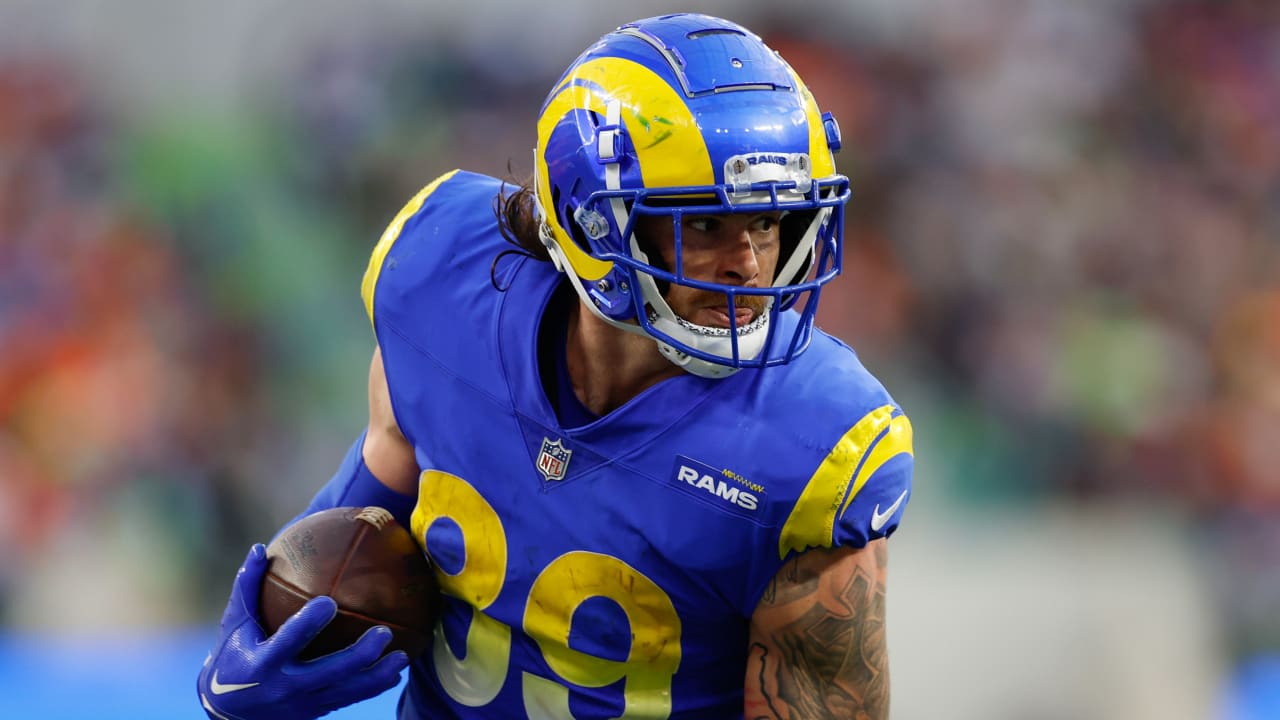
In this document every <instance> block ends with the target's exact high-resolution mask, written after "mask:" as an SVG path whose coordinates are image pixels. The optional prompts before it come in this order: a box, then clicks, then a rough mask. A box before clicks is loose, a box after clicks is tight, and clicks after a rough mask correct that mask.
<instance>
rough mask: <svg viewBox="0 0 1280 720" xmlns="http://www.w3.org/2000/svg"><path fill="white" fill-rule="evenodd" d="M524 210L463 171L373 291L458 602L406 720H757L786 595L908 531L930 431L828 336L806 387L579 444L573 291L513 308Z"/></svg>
mask: <svg viewBox="0 0 1280 720" xmlns="http://www.w3.org/2000/svg"><path fill="white" fill-rule="evenodd" d="M500 187H501V186H500V183H499V182H498V181H497V180H495V179H493V178H490V177H485V176H481V175H474V174H470V173H465V172H460V171H454V172H452V173H449V174H446V175H444V176H442V177H441V178H439V179H438V180H436V181H435V182H433V183H432V184H431V185H429V186H427V187H426V188H425V189H424V190H423V191H422V192H421V193H419V194H418V195H417V196H416V197H414V198H413V200H411V201H410V203H409V204H408V205H407V206H406V207H405V208H404V210H402V211H401V213H400V215H399V216H397V217H396V219H395V220H394V221H393V223H392V224H391V226H390V227H389V228H388V229H387V232H386V233H385V234H384V235H383V237H382V239H381V241H380V242H379V243H378V245H377V247H376V248H375V250H374V253H373V257H372V259H371V260H370V264H369V269H368V272H367V273H366V275H365V279H364V284H363V295H364V300H365V306H366V309H367V310H368V311H369V315H370V318H371V320H372V322H373V327H374V331H375V334H376V336H377V341H378V343H379V346H380V347H381V350H382V360H383V364H384V366H385V369H386V377H387V383H388V387H389V389H390V394H391V402H392V408H393V411H394V413H395V417H396V420H397V422H398V423H399V426H400V429H401V431H402V432H403V433H404V436H405V437H406V438H407V439H408V440H409V442H410V443H412V445H413V447H414V450H415V453H416V455H417V461H418V464H419V466H420V467H421V468H422V472H421V475H420V478H419V486H418V497H417V504H416V507H415V509H414V511H413V519H412V531H413V534H414V535H415V537H416V538H417V539H418V541H419V542H420V543H421V545H422V546H423V548H424V549H425V551H426V553H427V554H428V555H429V556H430V558H431V559H432V561H433V562H434V563H435V565H436V567H437V569H438V577H439V580H440V584H441V587H442V589H443V590H444V593H445V595H446V597H445V606H444V610H443V611H442V616H441V619H440V622H439V624H438V625H437V627H436V633H435V641H434V644H433V647H432V649H431V651H429V652H428V653H426V654H425V655H424V656H423V657H421V658H419V659H417V660H416V661H415V662H414V664H413V665H412V666H411V669H410V678H409V684H408V687H407V689H406V691H405V694H404V696H403V697H402V698H401V703H400V717H401V718H415V719H416V718H428V717H430V718H448V717H458V718H495V717H502V718H506V717H530V718H615V717H627V718H665V717H709V718H729V717H741V714H742V703H743V684H744V674H745V671H746V658H747V631H748V622H749V620H750V617H751V614H752V612H753V611H754V609H755V607H756V604H757V603H758V601H759V600H760V598H761V596H762V594H763V592H764V590H765V589H766V586H767V585H768V583H769V582H770V580H772V578H773V577H774V575H775V573H776V572H777V571H778V570H779V568H780V567H781V565H782V564H783V563H784V562H785V561H786V560H787V559H789V558H790V557H791V556H793V555H794V554H795V553H797V552H800V551H803V550H804V549H806V548H811V547H837V546H853V547H860V546H862V545H865V544H866V543H867V542H868V541H869V540H871V539H875V538H878V537H883V536H886V535H888V534H890V533H891V532H893V530H894V529H895V528H896V527H897V525H898V522H899V519H900V517H901V514H902V512H903V508H904V507H905V506H906V504H907V501H908V499H909V497H910V494H911V471H912V463H913V458H912V446H911V425H910V423H909V422H908V421H907V418H906V416H905V415H903V413H902V411H901V409H900V408H899V407H898V406H897V405H896V404H895V403H894V402H893V400H892V399H891V398H890V397H889V395H888V394H887V393H886V392H885V390H884V388H883V387H882V386H881V385H880V383H879V382H877V381H876V380H875V378H873V377H872V376H871V375H870V373H868V372H867V370H866V369H865V368H863V367H862V365H861V364H860V363H859V361H858V359H857V357H856V356H855V354H854V353H853V351H852V350H850V349H849V348H848V347H847V346H845V345H844V344H842V343H840V342H839V341H837V340H835V339H834V338H831V337H830V336H828V335H826V334H824V333H821V332H816V333H815V334H814V338H813V341H812V344H811V345H810V347H809V349H808V350H807V351H806V352H805V353H804V354H803V355H801V356H800V357H799V358H797V359H796V360H795V361H794V362H792V363H790V364H787V365H784V366H779V367H775V368H769V369H765V370H742V371H740V372H738V373H736V374H734V375H732V376H730V377H728V378H726V379H722V380H710V379H705V378H700V377H697V376H694V375H689V374H685V375H681V376H678V377H675V378H672V379H670V380H667V381H664V382H662V383H659V384H657V385H655V386H653V387H651V388H649V389H647V390H645V391H644V392H642V393H641V394H640V395H638V396H636V397H634V398H632V399H631V400H630V401H629V402H627V403H626V404H625V405H623V406H622V407H620V408H618V409H616V410H614V411H612V412H610V413H609V414H608V415H606V416H604V417H601V418H600V419H598V420H596V421H594V422H591V423H590V424H587V425H584V426H581V427H574V428H565V427H561V425H560V423H559V422H558V420H557V415H556V412H555V410H554V408H553V405H552V403H551V402H550V401H549V400H548V398H547V396H546V392H545V391H544V385H543V382H542V380H541V376H540V374H539V367H538V357H539V352H538V351H539V348H538V337H539V327H540V323H542V322H546V321H547V320H546V319H544V318H543V315H544V312H543V311H544V309H545V308H546V307H547V306H548V303H549V302H550V301H551V298H552V296H553V295H554V294H555V291H556V289H557V287H558V286H560V285H561V284H562V283H564V282H566V280H565V277H564V276H563V275H561V274H560V273H558V272H557V271H556V270H555V268H554V267H553V266H552V265H551V264H550V263H547V262H541V261H537V260H533V259H529V258H524V257H521V256H515V255H508V256H506V257H505V258H504V259H503V260H502V261H500V262H499V263H498V264H497V266H496V270H495V272H496V276H497V277H496V280H497V282H498V285H500V286H502V287H505V291H499V290H497V289H495V287H494V284H493V282H492V279H491V276H490V272H491V268H494V267H495V266H494V265H493V261H494V258H495V257H496V256H497V255H498V254H499V253H500V252H502V251H503V250H504V249H509V248H510V245H508V244H507V243H506V242H505V241H504V240H503V239H502V237H501V236H500V234H499V232H498V226H497V221H496V219H495V217H494V212H493V202H494V197H495V195H497V194H498V192H499V189H500ZM781 318H782V322H792V323H793V322H795V315H794V314H793V313H790V312H789V313H783V314H782V315H781ZM556 320H558V318H553V319H552V321H556Z"/></svg>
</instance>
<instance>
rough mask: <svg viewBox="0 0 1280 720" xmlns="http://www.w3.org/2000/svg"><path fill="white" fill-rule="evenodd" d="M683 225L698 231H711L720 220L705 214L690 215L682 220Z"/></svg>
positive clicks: (718, 225)
mask: <svg viewBox="0 0 1280 720" xmlns="http://www.w3.org/2000/svg"><path fill="white" fill-rule="evenodd" d="M684 226H685V227H687V228H689V229H690V230H693V231H695V232H700V233H712V232H715V231H716V230H717V229H718V228H719V227H720V221H719V220H718V219H716V218H713V217H709V216H706V215H702V216H698V217H691V218H688V219H687V220H685V221H684Z"/></svg>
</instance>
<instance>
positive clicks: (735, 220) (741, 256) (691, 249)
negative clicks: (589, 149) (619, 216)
mask: <svg viewBox="0 0 1280 720" xmlns="http://www.w3.org/2000/svg"><path fill="white" fill-rule="evenodd" d="M780 215H781V214H780V213H778V212H764V213H750V214H729V215H688V216H685V217H684V218H683V220H682V226H681V245H682V248H683V250H682V254H683V258H682V260H683V263H684V275H685V277H687V278H690V279H692V280H700V281H703V282H714V283H721V284H724V285H736V286H741V287H763V286H768V285H770V284H772V283H773V276H774V272H775V271H776V270H777V267H778V255H779V253H780V252H781V248H782V244H781V237H780V234H779V224H778V223H779V218H780ZM636 232H638V233H640V237H642V238H645V239H646V240H648V241H649V242H650V243H652V247H656V248H657V250H658V252H659V253H661V255H662V259H663V261H665V263H666V266H667V267H668V268H671V269H672V270H673V271H674V269H675V267H676V258H675V227H674V224H673V223H672V220H671V218H669V217H664V216H656V215H654V216H643V217H641V218H639V219H638V220H637V226H636ZM666 300H667V304H668V305H670V306H671V309H672V310H673V311H675V313H676V314H677V315H679V316H680V317H682V318H684V319H685V320H688V321H689V322H691V323H693V324H695V325H702V326H704V327H722V328H727V327H729V302H728V297H726V296H725V295H724V294H722V293H714V292H709V291H706V290H699V289H696V288H690V287H683V286H680V285H672V286H671V287H670V289H669V290H668V291H667V294H666ZM765 304H766V298H765V297H764V296H762V295H739V296H737V297H736V298H735V299H734V309H735V312H736V317H735V322H736V324H737V326H738V327H739V328H741V327H742V326H744V325H746V324H747V323H749V322H751V321H752V320H754V319H756V318H757V317H759V316H760V314H761V313H763V312H764V309H765Z"/></svg>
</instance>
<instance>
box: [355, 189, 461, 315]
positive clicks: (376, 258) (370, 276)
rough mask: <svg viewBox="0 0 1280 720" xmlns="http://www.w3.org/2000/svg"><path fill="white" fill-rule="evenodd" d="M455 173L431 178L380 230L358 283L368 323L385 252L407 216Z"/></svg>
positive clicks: (392, 243) (395, 238) (410, 215)
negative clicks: (361, 278) (380, 233)
mask: <svg viewBox="0 0 1280 720" xmlns="http://www.w3.org/2000/svg"><path fill="white" fill-rule="evenodd" d="M457 173H458V171H457V170H450V171H449V172H447V173H445V174H443V175H441V176H440V177H438V178H436V179H435V180H432V181H431V184H430V185H427V186H426V187H424V188H422V189H421V190H419V191H418V194H417V195H414V196H413V199H412V200H410V201H409V202H408V203H406V204H405V206H404V207H402V208H400V212H399V213H397V214H396V217H395V219H394V220H392V221H391V224H390V225H388V226H387V229H386V230H384V231H383V232H382V237H381V238H379V239H378V244H377V245H375V246H374V247H373V254H372V255H371V256H370V257H369V267H368V268H366V269H365V271H364V280H363V281H362V282H361V283H360V296H361V297H362V298H364V309H365V312H367V313H368V314H369V322H370V323H372V322H373V293H374V291H375V290H376V289H377V287H378V276H379V275H380V274H381V273H382V263H383V262H384V261H385V260H386V259H387V253H389V252H391V246H392V245H395V244H396V240H397V239H399V237H400V231H401V230H403V229H404V224H405V223H406V222H407V221H408V220H409V218H411V217H413V215H414V213H416V212H418V211H419V210H421V209H422V204H423V203H425V202H426V201H427V197H428V196H430V195H431V193H433V192H435V190H436V188H438V187H440V184H441V183H443V182H445V181H446V180H448V179H449V178H451V177H453V176H454V175H456V174H457Z"/></svg>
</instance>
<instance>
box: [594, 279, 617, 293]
mask: <svg viewBox="0 0 1280 720" xmlns="http://www.w3.org/2000/svg"><path fill="white" fill-rule="evenodd" d="M611 287H613V285H611V284H609V280H608V279H606V278H601V279H600V281H599V282H597V283H596V289H597V290H599V291H600V292H609V288H611Z"/></svg>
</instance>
